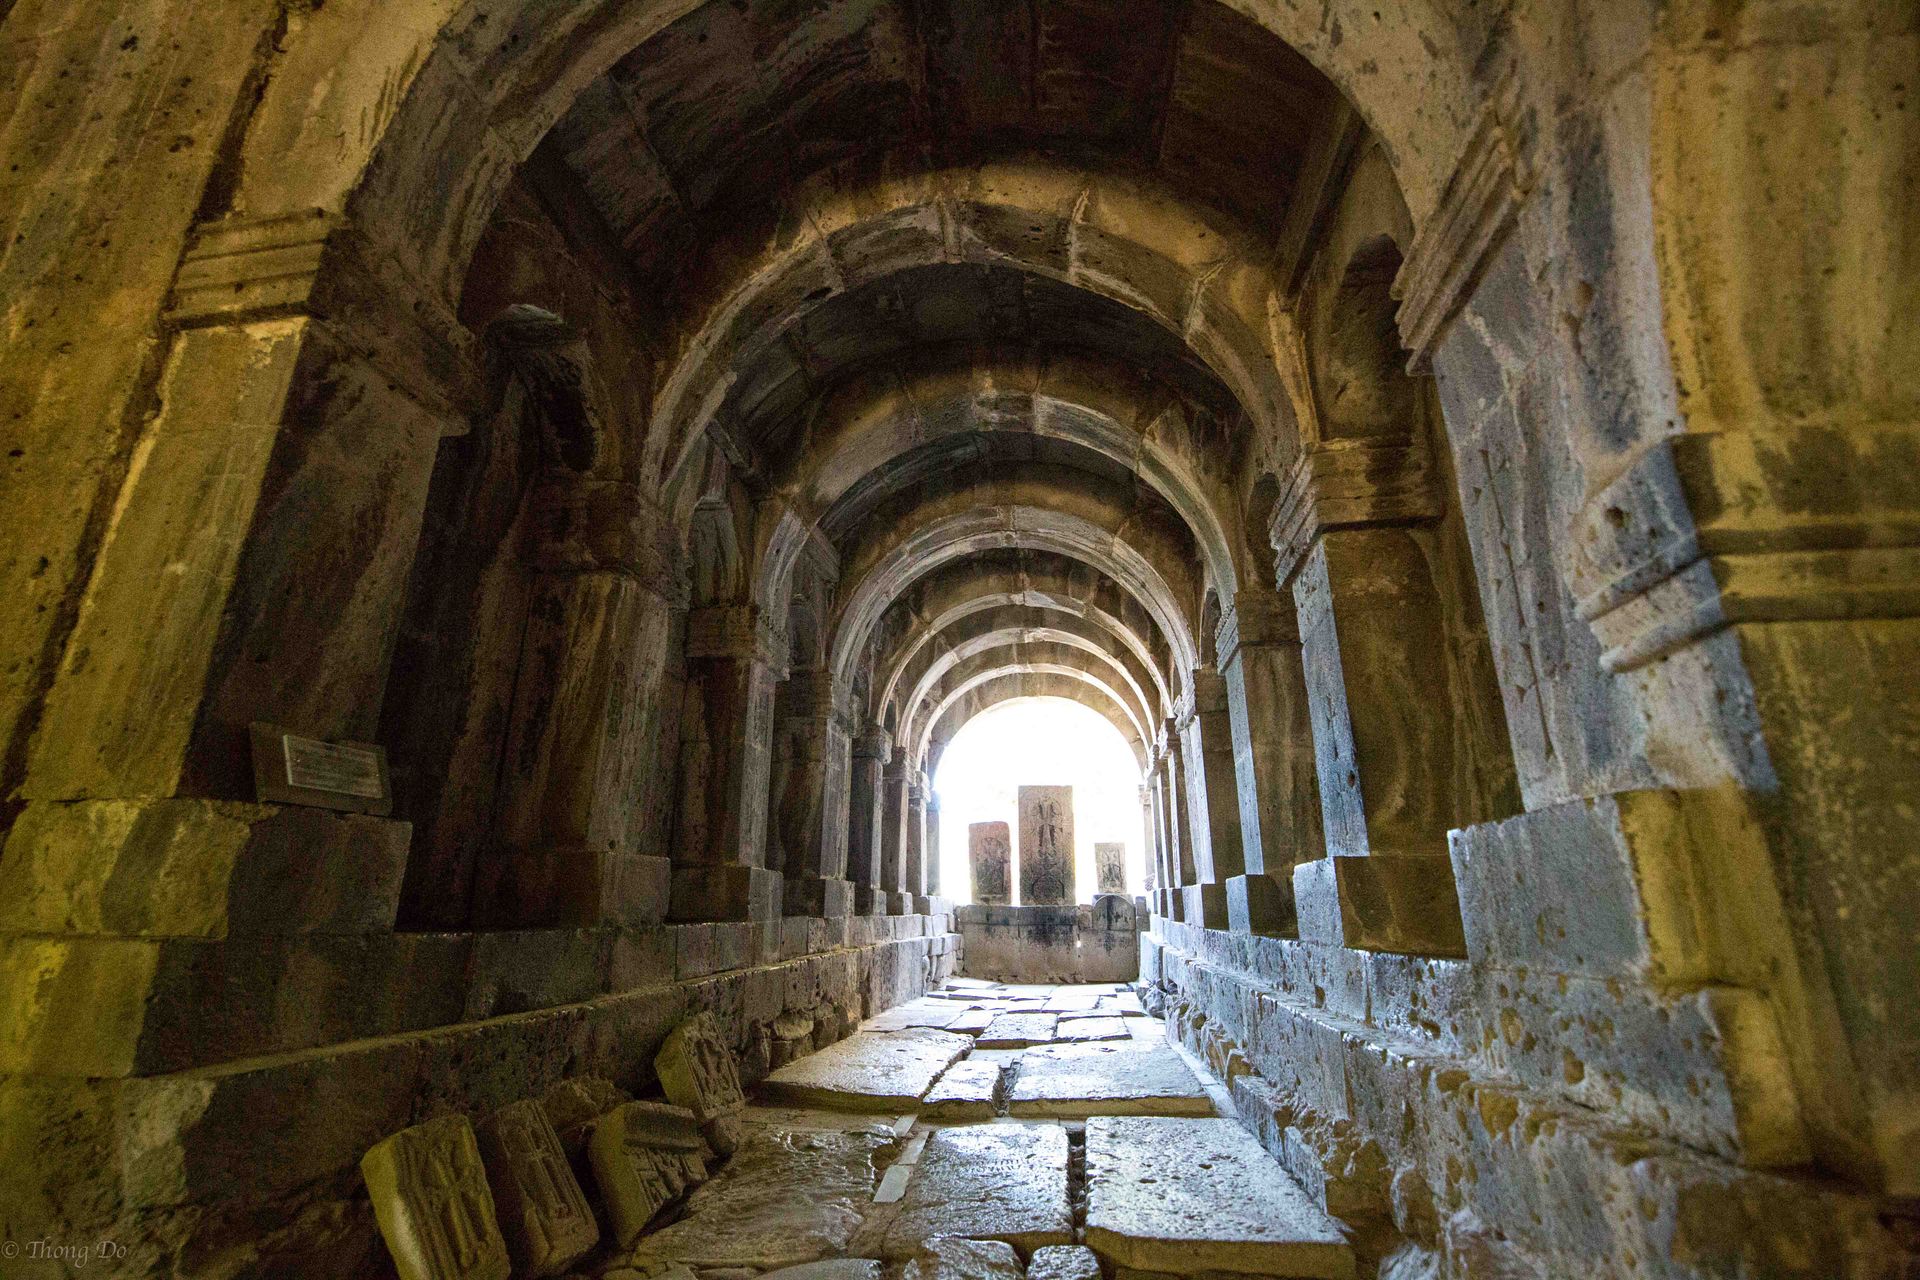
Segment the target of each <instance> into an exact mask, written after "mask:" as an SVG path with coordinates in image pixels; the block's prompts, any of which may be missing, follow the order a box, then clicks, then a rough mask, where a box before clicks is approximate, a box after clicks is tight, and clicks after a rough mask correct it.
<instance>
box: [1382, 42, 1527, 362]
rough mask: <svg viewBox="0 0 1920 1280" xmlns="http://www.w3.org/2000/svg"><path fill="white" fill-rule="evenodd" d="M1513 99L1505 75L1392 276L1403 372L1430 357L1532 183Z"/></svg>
mask: <svg viewBox="0 0 1920 1280" xmlns="http://www.w3.org/2000/svg"><path fill="white" fill-rule="evenodd" d="M1518 105H1519V94H1518V91H1517V89H1516V86H1515V81H1514V80H1513V78H1512V77H1511V76H1507V77H1504V78H1503V79H1502V80H1501V82H1500V83H1499V84H1498V85H1497V86H1496V87H1495V89H1494V91H1493V93H1492V94H1491V95H1489V97H1488V98H1487V101H1486V102H1485V103H1483V104H1482V106H1481V108H1480V117H1479V119H1478V120H1477V121H1476V122H1475V124H1474V130H1473V135H1472V136H1471V137H1470V138H1469V139H1468V140H1467V146H1466V150H1465V151H1464V152H1463V153H1462V155H1461V157H1460V160H1459V163H1458V164H1456V165H1455V166H1454V170H1453V176H1452V177H1451V178H1450V179H1448V181H1447V187H1446V190H1445V191H1443V192H1442V193H1441V196H1440V203H1439V205H1438V206H1437V207H1436V208H1435V209H1434V211H1433V213H1432V215H1431V216H1430V217H1429V218H1428V219H1427V221H1426V223H1425V224H1424V225H1423V226H1421V228H1420V230H1419V233H1418V234H1417V235H1415V236H1414V239H1413V245H1412V247H1411V249H1409V251H1408V253H1407V257H1406V261H1405V262H1404V263H1402V264H1401V267H1400V274H1399V276H1398V277H1397V278H1396V279H1395V280H1394V282H1393V296H1394V297H1395V298H1396V299H1398V300H1399V302H1400V311H1399V317H1398V318H1399V322H1400V341H1401V345H1403V346H1404V347H1405V348H1406V349H1407V351H1408V352H1409V353H1410V355H1411V358H1410V359H1409V360H1408V362H1407V368H1408V371H1409V372H1414V373H1418V372H1421V371H1423V370H1424V369H1426V368H1427V367H1428V365H1429V364H1430V363H1431V361H1432V356H1433V347H1434V345H1435V343H1436V341H1437V340H1438V338H1439V336H1440V332H1441V330H1442V329H1444V328H1445V327H1446V325H1447V322H1448V321H1449V320H1451V319H1452V318H1453V316H1454V314H1455V313H1456V312H1457V311H1459V309H1460V308H1461V306H1463V305H1464V304H1465V303H1466V300H1467V298H1468V296H1469V295H1470V294H1471V293H1472V290H1473V286H1474V285H1475V283H1477V282H1478V280H1479V278H1480V272H1481V270H1482V268H1483V267H1484V266H1485V265H1486V263H1487V261H1488V260H1489V259H1490V258H1492V256H1493V253H1494V251H1495V250H1496V249H1498V248H1499V247H1500V244H1501V242H1502V241H1504V240H1505V239H1506V236H1507V233H1508V232H1509V231H1511V230H1512V229H1513V226H1514V223H1515V222H1516V221H1517V220H1518V217H1519V212H1520V209H1521V207H1522V206H1523V205H1524V204H1525V203H1526V198H1527V195H1528V193H1529V191H1530V190H1531V189H1532V187H1533V181H1534V176H1533V174H1532V173H1531V172H1530V171H1529V170H1528V168H1527V166H1526V162H1525V157H1524V154H1523V152H1522V149H1521V147H1520V146H1519V145H1518V141H1517V137H1516V133H1517V130H1516V128H1515V124H1514V122H1515V121H1516V120H1517V118H1518V114H1519V112H1518Z"/></svg>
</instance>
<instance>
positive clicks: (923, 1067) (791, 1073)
mask: <svg viewBox="0 0 1920 1280" xmlns="http://www.w3.org/2000/svg"><path fill="white" fill-rule="evenodd" d="M972 1047H973V1041H972V1040H970V1039H968V1038H967V1037H966V1036H956V1035H952V1034H950V1033H948V1032H945V1031H933V1030H925V1029H920V1030H911V1031H894V1032H871V1031H861V1032H857V1033H856V1034H854V1035H851V1036H848V1037H847V1038H846V1039H845V1040H842V1041H841V1042H840V1043H839V1044H836V1045H830V1046H829V1047H827V1048H825V1049H822V1050H821V1051H820V1052H818V1053H816V1054H814V1055H813V1056H812V1057H810V1058H803V1059H801V1060H800V1061H798V1062H790V1063H788V1064H787V1065H786V1066H784V1067H782V1068H780V1069H779V1070H778V1071H776V1072H774V1073H773V1074H772V1075H770V1076H768V1077H767V1078H766V1081H765V1082H764V1084H763V1085H762V1091H763V1093H764V1094H765V1096H766V1098H767V1100H768V1101H770V1102H774V1103H778V1104H785V1105H788V1106H798V1107H827V1108H834V1109H838V1110H842V1111H887V1110H892V1111H896V1112H897V1111H901V1110H905V1109H908V1108H912V1107H917V1106H918V1105H919V1103H920V1099H921V1098H923V1097H925V1096H926V1093H927V1090H928V1089H930V1088H932V1087H933V1082H934V1081H935V1080H937V1079H939V1077H940V1073H941V1072H943V1071H945V1070H946V1069H947V1068H948V1067H949V1066H952V1065H953V1063H954V1061H955V1060H957V1059H958V1058H959V1057H960V1056H961V1055H962V1054H964V1053H965V1052H966V1051H967V1050H969V1049H971V1048H972Z"/></svg>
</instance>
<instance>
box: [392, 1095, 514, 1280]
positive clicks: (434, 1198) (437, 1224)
mask: <svg viewBox="0 0 1920 1280" xmlns="http://www.w3.org/2000/svg"><path fill="white" fill-rule="evenodd" d="M360 1173H361V1175H362V1176H363V1177H364V1178H366V1180H367V1191H368V1193H369V1195H370V1196H371V1198H372V1201H373V1216H374V1220H375V1221H376V1222H377V1223H378V1224H379V1226H380V1235H381V1237H382V1238H383V1239H385V1240H386V1242H387V1251H388V1252H389V1253H391V1254H392V1255H393V1265H394V1269H395V1270H397V1271H398V1272H399V1273H400V1280H507V1276H508V1274H509V1272H510V1271H511V1269H512V1263H511V1262H510V1261H509V1260H508V1257H507V1242H506V1241H505V1240H504V1239H503V1238H501V1235H500V1227H499V1224H498V1223H497V1222H496V1221H495V1220H494V1216H493V1193H492V1192H491V1191H490V1190H489V1189H488V1187H487V1171H486V1168H485V1166H484V1165H482V1164H481V1162H480V1148H479V1144H478V1143H476V1142H475V1141H474V1137H473V1126H472V1125H470V1124H468V1123H467V1118H466V1117H465V1116H441V1117H440V1118H439V1119H437V1120H429V1121H427V1122H426V1123H425V1124H418V1125H415V1126H413V1127H412V1128H411V1129H402V1130H401V1131H400V1132H399V1133H396V1134H394V1135H393V1136H392V1137H390V1138H385V1139H383V1140H381V1141H380V1142H377V1143H375V1144H374V1145H373V1147H372V1148H371V1149H369V1150H368V1152H367V1154H366V1155H365V1156H363V1157H361V1160H360Z"/></svg>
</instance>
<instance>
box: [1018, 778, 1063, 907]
mask: <svg viewBox="0 0 1920 1280" xmlns="http://www.w3.org/2000/svg"><path fill="white" fill-rule="evenodd" d="M1020 904H1021V905H1022V906H1027V907H1065V906H1071V905H1073V788H1072V787H1021V788H1020Z"/></svg>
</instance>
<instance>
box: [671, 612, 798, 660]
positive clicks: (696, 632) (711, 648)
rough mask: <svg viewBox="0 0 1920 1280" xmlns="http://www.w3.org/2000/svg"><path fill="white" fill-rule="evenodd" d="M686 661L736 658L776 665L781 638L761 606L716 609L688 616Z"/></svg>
mask: <svg viewBox="0 0 1920 1280" xmlns="http://www.w3.org/2000/svg"><path fill="white" fill-rule="evenodd" d="M687 656H688V657H689V658H736V659H741V660H750V661H755V662H763V663H766V664H767V665H768V666H772V665H774V664H775V662H776V661H777V659H778V658H779V657H780V656H781V655H780V637H779V635H778V633H777V632H776V630H775V629H774V627H773V626H772V624H771V622H770V621H769V620H768V618H767V616H766V615H765V613H764V612H763V611H762V610H761V608H760V606H758V605H752V604H728V605H715V606H712V607H710V608H706V609H695V610H694V611H693V612H691V613H689V614H688V615H687Z"/></svg>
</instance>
